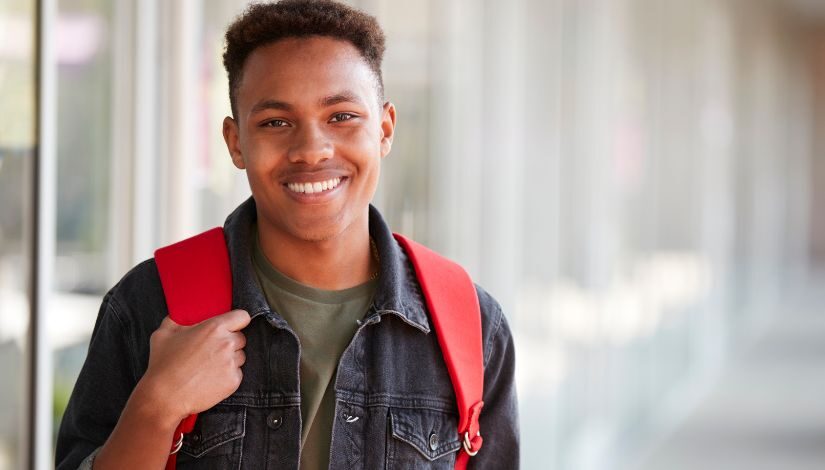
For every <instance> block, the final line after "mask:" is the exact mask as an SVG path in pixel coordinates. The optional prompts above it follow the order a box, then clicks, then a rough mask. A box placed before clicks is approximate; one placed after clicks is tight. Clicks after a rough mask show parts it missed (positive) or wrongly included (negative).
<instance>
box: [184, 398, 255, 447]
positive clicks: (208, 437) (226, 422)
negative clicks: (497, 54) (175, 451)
mask: <svg viewBox="0 0 825 470" xmlns="http://www.w3.org/2000/svg"><path fill="white" fill-rule="evenodd" d="M245 433H246V407H243V406H228V405H218V406H215V407H214V408H212V409H210V410H207V411H205V412H203V413H200V414H199V415H198V420H197V421H196V422H195V428H194V429H193V430H192V432H191V433H189V434H186V435H185V436H184V437H183V447H182V448H181V452H182V453H185V454H188V455H191V456H192V457H201V456H202V455H204V454H206V453H207V452H209V451H211V450H213V449H214V452H212V453H210V454H209V455H213V454H214V455H218V454H222V453H225V452H228V451H230V449H229V448H228V447H230V446H224V444H226V443H229V442H232V441H235V440H237V439H240V438H242V437H243V436H244V434H245ZM222 449H225V452H224V451H222Z"/></svg>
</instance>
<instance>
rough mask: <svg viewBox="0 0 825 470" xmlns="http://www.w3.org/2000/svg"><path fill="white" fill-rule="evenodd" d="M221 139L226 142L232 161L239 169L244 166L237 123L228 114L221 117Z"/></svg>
mask: <svg viewBox="0 0 825 470" xmlns="http://www.w3.org/2000/svg"><path fill="white" fill-rule="evenodd" d="M223 140H224V142H226V149H227V150H229V155H230V156H231V157H232V163H233V164H234V165H235V167H236V168H238V169H239V170H243V169H244V168H246V164H245V163H244V161H243V153H242V152H241V140H240V137H239V135H238V123H237V122H235V120H234V119H232V118H231V117H229V116H226V117H225V118H223Z"/></svg>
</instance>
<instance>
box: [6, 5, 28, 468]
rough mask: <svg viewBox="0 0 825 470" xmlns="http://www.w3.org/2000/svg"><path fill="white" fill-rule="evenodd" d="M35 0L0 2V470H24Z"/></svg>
mask: <svg viewBox="0 0 825 470" xmlns="http://www.w3.org/2000/svg"><path fill="white" fill-rule="evenodd" d="M33 24H34V2H33V1H21V2H17V3H11V4H10V3H9V2H2V3H0V96H2V97H3V99H2V100H0V201H2V202H0V370H2V371H3V372H2V374H3V379H2V380H0V468H22V463H21V462H22V455H21V452H22V449H21V447H20V446H21V442H20V436H21V434H22V431H23V430H24V429H25V426H24V423H23V419H24V418H25V408H24V403H23V390H24V386H25V382H26V381H25V377H26V375H25V364H26V358H25V355H24V351H26V330H27V328H28V323H29V317H30V305H29V300H28V295H27V290H28V279H29V275H30V269H31V264H30V260H29V253H30V248H31V246H30V239H31V234H30V233H29V231H28V230H29V227H30V226H31V214H32V212H31V211H32V207H31V197H30V195H31V190H32V186H31V181H32V157H33V155H34V145H35V135H34V122H35V121H34V116H35V100H34V67H35V56H34V48H33V43H34V41H33V39H34V36H33V34H34V28H33Z"/></svg>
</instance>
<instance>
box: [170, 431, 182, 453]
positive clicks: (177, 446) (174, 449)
mask: <svg viewBox="0 0 825 470" xmlns="http://www.w3.org/2000/svg"><path fill="white" fill-rule="evenodd" d="M181 447H183V432H181V433H180V437H179V438H178V440H177V442H175V443H174V444H172V451H171V452H169V455H173V454H177V453H178V451H179V450H180V448H181Z"/></svg>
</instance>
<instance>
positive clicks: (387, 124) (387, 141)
mask: <svg viewBox="0 0 825 470" xmlns="http://www.w3.org/2000/svg"><path fill="white" fill-rule="evenodd" d="M394 135H395V105H394V104H392V103H390V102H389V101H387V102H386V103H384V108H383V114H382V115H381V158H384V157H386V156H387V154H388V153H390V149H391V148H392V138H393V136H394Z"/></svg>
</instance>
